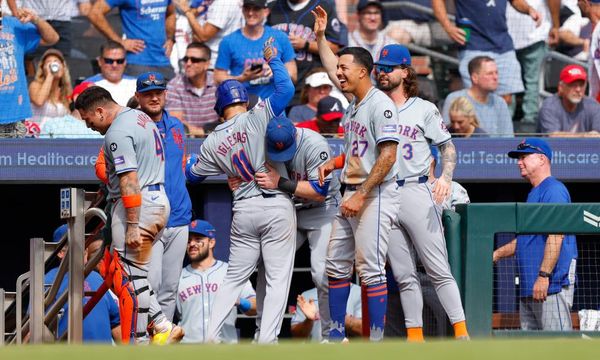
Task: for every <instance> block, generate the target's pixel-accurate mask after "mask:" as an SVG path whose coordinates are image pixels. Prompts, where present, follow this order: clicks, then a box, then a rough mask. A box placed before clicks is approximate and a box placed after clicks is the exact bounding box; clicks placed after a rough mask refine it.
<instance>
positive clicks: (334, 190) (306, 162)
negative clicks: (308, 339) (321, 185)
mask: <svg viewBox="0 0 600 360" xmlns="http://www.w3.org/2000/svg"><path fill="white" fill-rule="evenodd" d="M296 143H297V149H296V153H295V154H294V157H293V158H292V160H290V161H288V162H286V163H285V167H286V169H287V171H288V175H289V178H290V179H294V180H297V181H308V182H310V183H311V185H312V186H313V188H314V189H317V187H318V181H319V166H321V165H323V164H324V163H326V162H327V161H328V160H329V159H330V158H331V148H330V147H329V144H328V143H327V140H325V138H324V137H323V136H322V135H321V134H319V133H317V132H315V131H313V130H310V129H297V132H296ZM326 180H329V181H330V183H329V189H328V192H327V197H326V198H325V201H323V202H321V203H319V202H316V201H310V200H308V199H300V198H295V199H294V200H295V202H296V218H297V221H298V228H297V230H298V231H297V233H296V250H297V249H299V248H300V247H301V246H302V244H303V243H304V241H306V240H308V243H309V246H310V272H311V275H312V280H313V283H314V284H315V286H316V287H317V289H318V297H319V301H320V303H321V307H319V313H320V316H321V322H322V323H323V325H324V326H323V327H322V330H323V334H322V335H323V337H324V338H327V336H328V335H329V324H330V323H331V316H330V315H329V300H328V299H329V296H328V293H329V284H328V282H327V275H326V274H325V258H326V256H327V244H328V243H329V236H330V235H331V225H332V222H333V217H334V216H335V214H336V213H337V208H338V204H339V201H340V194H339V192H340V181H339V179H338V177H337V176H336V175H335V174H330V175H329V176H328V177H327V179H326ZM315 191H317V190H315ZM320 329H321V327H320Z"/></svg>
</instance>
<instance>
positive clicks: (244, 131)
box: [186, 38, 296, 343]
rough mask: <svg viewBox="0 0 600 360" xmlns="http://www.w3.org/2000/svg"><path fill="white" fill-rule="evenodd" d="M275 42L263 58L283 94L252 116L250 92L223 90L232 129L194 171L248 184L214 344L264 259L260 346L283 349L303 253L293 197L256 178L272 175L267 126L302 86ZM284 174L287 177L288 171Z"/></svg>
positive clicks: (209, 145)
mask: <svg viewBox="0 0 600 360" xmlns="http://www.w3.org/2000/svg"><path fill="white" fill-rule="evenodd" d="M272 42H273V39H272V38H270V39H269V40H267V42H265V46H264V52H263V53H264V57H265V60H266V62H267V63H268V64H269V66H270V67H271V70H272V72H273V77H274V81H275V92H274V93H273V94H272V95H271V96H270V97H268V98H267V99H266V100H264V101H261V102H259V103H258V104H257V105H256V106H255V107H254V108H253V109H252V110H250V111H248V109H247V107H248V93H247V92H246V89H245V87H244V86H243V85H242V84H241V83H240V82H238V81H236V80H231V79H230V80H226V81H224V82H223V83H221V85H219V87H218V88H217V91H216V95H217V102H216V104H215V110H216V111H217V113H218V114H219V116H221V117H222V118H223V119H224V121H225V122H224V123H223V124H220V125H219V126H217V127H216V128H215V131H214V132H212V133H211V134H210V135H209V136H208V137H207V138H206V140H205V141H204V143H203V144H202V147H201V149H200V155H194V156H190V159H189V160H188V163H187V164H186V176H187V178H188V180H190V181H191V182H198V181H201V180H202V179H203V178H204V177H206V176H210V175H218V174H223V173H225V174H226V175H227V176H228V177H236V176H239V177H241V178H242V180H244V182H243V183H242V185H241V186H240V188H239V189H238V190H236V191H234V192H233V220H232V224H231V245H230V256H229V268H228V269H227V275H225V279H224V280H223V285H222V286H221V291H220V292H219V293H218V294H217V296H216V298H215V307H214V309H213V314H212V316H211V318H210V320H209V323H208V334H207V337H208V339H209V341H218V338H217V336H218V334H219V332H220V330H221V327H222V326H223V323H224V322H225V320H226V318H227V316H228V315H229V312H230V311H231V308H232V307H233V305H234V303H235V302H236V300H237V299H238V298H239V296H240V293H241V291H242V289H243V287H244V285H245V284H246V281H247V280H248V278H249V277H250V275H251V274H252V272H253V271H254V269H256V266H257V263H258V260H259V258H261V257H262V261H263V262H264V266H265V273H266V274H265V275H266V279H267V287H266V295H265V298H264V303H263V304H262V307H263V309H264V311H263V314H262V320H263V321H262V326H261V329H260V334H259V335H258V342H259V343H273V342H276V341H277V336H278V335H279V331H280V329H281V322H282V320H283V314H284V312H285V309H286V304H287V296H288V292H289V286H290V280H291V276H292V269H293V265H294V249H295V246H296V231H295V230H296V215H295V212H294V205H293V202H292V200H291V198H290V197H289V195H287V194H286V193H284V192H282V191H281V190H270V189H261V188H260V187H259V186H258V184H257V183H256V181H255V180H254V174H255V172H257V171H262V172H264V171H266V167H265V162H266V156H265V142H264V141H265V140H264V137H265V133H266V129H267V124H268V122H269V120H270V119H271V118H273V117H274V116H275V115H276V114H280V113H281V112H282V111H283V110H284V109H285V107H286V105H287V103H288V102H289V101H290V99H291V98H292V96H293V94H294V85H293V84H292V81H291V80H290V77H289V75H288V74H287V71H286V70H285V66H284V65H283V63H282V61H281V59H280V58H279V56H278V55H277V50H276V48H274V47H273V45H272ZM279 173H280V174H282V173H285V172H284V170H283V169H282V170H279ZM284 182H285V181H284ZM282 186H289V184H287V185H284V184H282Z"/></svg>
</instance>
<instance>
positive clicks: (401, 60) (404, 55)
mask: <svg viewBox="0 0 600 360" xmlns="http://www.w3.org/2000/svg"><path fill="white" fill-rule="evenodd" d="M375 65H387V66H398V65H410V52H409V51H408V48H407V47H406V46H403V45H398V44H390V45H386V46H384V47H383V49H381V52H380V53H379V60H377V61H376V62H375Z"/></svg>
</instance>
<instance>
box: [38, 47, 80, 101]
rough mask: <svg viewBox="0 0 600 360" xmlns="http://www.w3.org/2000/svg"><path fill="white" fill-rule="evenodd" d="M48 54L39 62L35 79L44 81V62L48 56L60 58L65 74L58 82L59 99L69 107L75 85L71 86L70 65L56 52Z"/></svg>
mask: <svg viewBox="0 0 600 360" xmlns="http://www.w3.org/2000/svg"><path fill="white" fill-rule="evenodd" d="M45 55H46V56H42V58H41V59H40V61H39V62H38V65H37V69H36V70H35V77H34V81H37V82H41V83H43V82H44V78H45V77H44V62H45V61H46V58H47V57H48V56H54V57H56V58H58V59H59V60H60V63H61V65H62V67H63V76H62V77H61V78H60V81H59V82H58V87H59V88H60V96H59V101H60V102H61V103H62V104H63V105H64V106H65V107H66V108H67V109H68V108H69V103H70V100H69V96H70V95H71V93H72V92H73V87H72V86H71V73H70V72H69V67H68V66H67V63H66V61H65V59H64V58H63V57H62V56H60V55H58V54H55V53H49V54H45Z"/></svg>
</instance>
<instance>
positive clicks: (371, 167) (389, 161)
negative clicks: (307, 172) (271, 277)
mask: <svg viewBox="0 0 600 360" xmlns="http://www.w3.org/2000/svg"><path fill="white" fill-rule="evenodd" d="M312 13H313V15H314V16H315V33H316V34H317V43H318V46H319V55H320V57H321V60H322V61H323V64H324V65H325V68H326V69H327V72H328V74H329V77H330V78H331V80H332V81H333V82H334V83H335V84H336V86H338V87H339V88H340V89H341V90H342V92H344V93H345V94H347V95H351V96H353V99H352V102H351V103H350V105H349V106H348V108H347V109H346V112H345V114H344V117H343V118H342V126H343V127H344V146H345V162H344V165H343V170H342V176H341V181H342V183H344V184H345V185H346V191H345V193H344V198H343V200H342V204H341V205H340V212H338V214H336V216H335V220H334V223H333V230H332V232H331V238H330V241H329V249H328V253H327V265H326V269H327V276H328V277H329V308H330V312H331V321H332V326H331V331H330V333H329V338H330V340H342V341H344V338H345V327H344V318H345V316H346V302H347V299H348V293H349V290H350V277H351V276H352V270H353V266H352V265H353V260H354V258H355V255H356V268H357V271H358V274H359V275H360V278H361V281H362V283H363V284H365V285H366V287H367V298H368V305H369V325H370V329H371V331H370V339H371V340H372V341H378V340H382V339H383V327H384V319H385V309H386V300H387V286H386V276H385V258H386V254H387V247H388V240H389V235H390V229H391V227H392V221H393V220H394V219H395V217H396V216H397V212H398V210H397V205H396V201H394V199H395V198H396V197H397V195H396V192H397V190H396V189H397V185H396V183H395V181H394V180H395V177H396V174H397V172H398V164H396V152H397V147H398V142H399V138H400V137H399V134H398V112H397V111H396V108H395V106H394V103H393V102H392V101H391V100H390V98H389V97H388V96H386V95H385V94H384V93H383V92H381V91H380V90H378V89H376V88H374V87H373V85H372V84H371V80H370V74H371V71H372V68H373V58H372V56H371V54H370V53H369V52H368V51H367V50H365V49H363V48H358V47H348V48H346V49H344V50H342V51H341V52H339V53H338V55H339V59H338V58H337V57H336V56H335V54H334V53H333V52H332V51H331V49H330V48H329V47H328V46H327V42H326V40H325V25H326V24H327V13H326V12H325V10H324V9H323V8H322V7H320V6H319V7H317V8H316V9H315V10H313V11H312ZM335 167H336V166H335V160H329V161H328V162H327V163H326V164H325V165H323V166H321V167H320V168H319V171H320V172H321V173H322V174H319V176H320V177H321V175H327V174H329V173H330V172H331V171H333V169H334V168H335ZM320 180H321V181H322V180H324V179H322V178H320Z"/></svg>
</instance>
